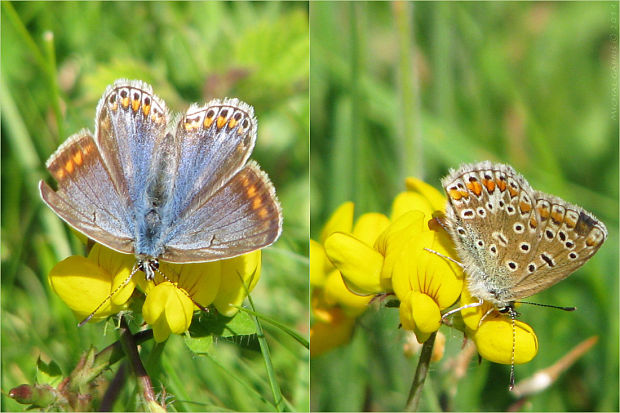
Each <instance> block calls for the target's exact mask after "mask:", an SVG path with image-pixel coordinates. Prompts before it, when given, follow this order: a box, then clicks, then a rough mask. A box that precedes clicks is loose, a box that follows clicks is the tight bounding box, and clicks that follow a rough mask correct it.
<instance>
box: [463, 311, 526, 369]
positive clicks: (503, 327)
mask: <svg viewBox="0 0 620 413" xmlns="http://www.w3.org/2000/svg"><path fill="white" fill-rule="evenodd" d="M473 339H474V342H475V343H476V347H477V348H478V352H479V353H480V355H481V356H482V357H483V358H485V359H487V360H489V361H492V362H494V363H500V364H511V360H512V344H513V330H512V321H511V320H510V318H508V317H506V316H505V315H502V314H499V313H494V314H492V315H490V316H488V317H487V318H485V319H484V321H483V322H482V324H481V325H480V328H478V330H477V331H476V332H475V334H474V336H473ZM537 353H538V337H536V334H535V333H534V330H533V329H532V327H530V326H529V325H527V324H525V323H523V322H521V321H519V320H515V359H514V362H515V364H523V363H527V362H529V361H531V360H532V359H533V358H534V357H535V356H536V354H537Z"/></svg>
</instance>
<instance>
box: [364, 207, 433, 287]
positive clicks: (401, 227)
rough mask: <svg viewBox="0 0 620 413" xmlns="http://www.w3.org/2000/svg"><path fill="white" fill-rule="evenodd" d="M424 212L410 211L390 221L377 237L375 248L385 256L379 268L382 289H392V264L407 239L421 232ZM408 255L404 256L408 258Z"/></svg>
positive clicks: (398, 257)
mask: <svg viewBox="0 0 620 413" xmlns="http://www.w3.org/2000/svg"><path fill="white" fill-rule="evenodd" d="M423 220H424V214H423V213H422V212H420V211H410V212H407V213H406V214H404V215H403V216H401V217H400V218H398V219H397V220H396V221H394V222H392V224H390V226H389V227H388V228H386V230H385V231H383V233H382V234H381V235H380V236H379V237H378V238H377V241H376V242H375V248H376V249H377V250H378V251H379V252H380V253H381V254H383V255H384V256H385V261H384V264H383V268H382V270H381V282H382V285H383V287H384V290H392V289H393V285H392V275H393V271H394V264H395V263H396V261H397V260H399V259H400V257H401V253H402V252H403V249H404V248H405V245H406V243H407V241H409V240H410V239H411V238H415V237H416V236H417V234H420V233H421V232H422V225H423V224H422V223H423ZM408 258H409V257H406V259H408Z"/></svg>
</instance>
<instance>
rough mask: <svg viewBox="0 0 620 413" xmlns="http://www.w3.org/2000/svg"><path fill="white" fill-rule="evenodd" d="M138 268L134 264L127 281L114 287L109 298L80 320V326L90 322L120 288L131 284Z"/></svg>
mask: <svg viewBox="0 0 620 413" xmlns="http://www.w3.org/2000/svg"><path fill="white" fill-rule="evenodd" d="M138 269H139V267H138V266H137V265H134V267H133V269H132V270H131V273H129V276H128V277H127V278H125V281H123V283H122V284H121V285H119V286H118V287H116V288H115V289H114V291H112V292H111V293H110V295H108V296H107V298H106V299H105V300H103V301H102V302H101V304H99V305H98V306H97V308H95V309H94V310H93V312H92V313H90V314H89V315H88V317H86V318H85V319H84V320H82V321H80V322H79V323H78V327H82V326H83V325H84V324H86V323H88V322H89V321H90V320H91V319H92V318H93V316H94V315H95V314H96V313H97V311H99V309H100V308H101V307H103V305H104V304H105V303H107V302H108V301H110V299H112V297H114V295H115V294H116V293H118V292H119V291H120V290H122V289H123V288H125V286H127V284H129V281H131V279H132V278H133V276H134V275H135V273H136V272H138Z"/></svg>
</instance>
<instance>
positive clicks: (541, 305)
mask: <svg viewBox="0 0 620 413" xmlns="http://www.w3.org/2000/svg"><path fill="white" fill-rule="evenodd" d="M519 304H530V305H537V306H539V307H548V308H555V309H556V310H562V311H575V310H576V309H577V307H560V306H557V305H551V304H540V303H532V302H529V301H519Z"/></svg>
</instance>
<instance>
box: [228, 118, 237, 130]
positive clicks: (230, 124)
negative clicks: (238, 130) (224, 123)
mask: <svg viewBox="0 0 620 413" xmlns="http://www.w3.org/2000/svg"><path fill="white" fill-rule="evenodd" d="M236 124H237V121H236V120H234V119H230V120H229V121H228V127H229V128H230V129H232V128H234V127H235V125H236Z"/></svg>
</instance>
